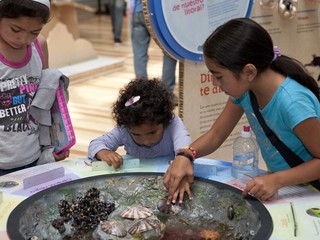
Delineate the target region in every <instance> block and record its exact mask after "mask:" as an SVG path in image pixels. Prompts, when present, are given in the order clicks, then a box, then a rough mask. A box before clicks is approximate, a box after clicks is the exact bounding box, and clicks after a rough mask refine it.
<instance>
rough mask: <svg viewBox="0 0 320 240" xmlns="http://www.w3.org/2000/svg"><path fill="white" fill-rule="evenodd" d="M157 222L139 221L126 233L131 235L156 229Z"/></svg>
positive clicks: (151, 220) (152, 220)
mask: <svg viewBox="0 0 320 240" xmlns="http://www.w3.org/2000/svg"><path fill="white" fill-rule="evenodd" d="M157 226H159V221H157V220H154V219H140V220H137V221H135V222H134V223H133V224H132V226H131V227H130V228H129V229H128V233H130V234H131V235H133V234H135V233H143V232H147V231H150V230H152V229H155V228H157Z"/></svg>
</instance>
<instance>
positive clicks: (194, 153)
mask: <svg viewBox="0 0 320 240" xmlns="http://www.w3.org/2000/svg"><path fill="white" fill-rule="evenodd" d="M184 149H187V150H190V151H191V153H192V155H193V157H194V159H196V158H197V152H196V150H194V149H193V148H192V147H190V146H186V147H184Z"/></svg>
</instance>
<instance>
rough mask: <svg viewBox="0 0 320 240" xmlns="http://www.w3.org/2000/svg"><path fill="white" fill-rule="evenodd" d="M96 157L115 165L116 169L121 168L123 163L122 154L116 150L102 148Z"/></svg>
mask: <svg viewBox="0 0 320 240" xmlns="http://www.w3.org/2000/svg"><path fill="white" fill-rule="evenodd" d="M96 158H97V159H99V160H102V161H105V162H106V163H107V164H108V165H109V166H113V167H114V169H116V170H117V169H119V168H120V167H121V165H122V164H123V159H122V157H121V155H119V154H118V153H116V152H113V151H109V150H106V149H102V150H100V151H99V152H98V153H97V154H96Z"/></svg>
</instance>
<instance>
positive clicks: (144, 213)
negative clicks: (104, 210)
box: [121, 206, 153, 219]
mask: <svg viewBox="0 0 320 240" xmlns="http://www.w3.org/2000/svg"><path fill="white" fill-rule="evenodd" d="M152 214H153V212H152V211H151V210H150V209H149V208H146V207H142V206H132V207H129V208H127V209H126V210H124V211H123V212H122V213H121V217H123V218H129V219H140V218H147V217H150V216H151V215H152Z"/></svg>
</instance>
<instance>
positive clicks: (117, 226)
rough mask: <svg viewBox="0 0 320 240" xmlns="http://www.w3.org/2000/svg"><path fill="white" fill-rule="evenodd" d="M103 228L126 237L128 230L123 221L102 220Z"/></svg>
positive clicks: (110, 232) (109, 232)
mask: <svg viewBox="0 0 320 240" xmlns="http://www.w3.org/2000/svg"><path fill="white" fill-rule="evenodd" d="M100 225H101V230H102V231H104V232H105V233H108V234H111V235H114V236H117V237H125V236H126V235H127V230H126V229H125V227H124V226H123V224H122V223H121V222H118V221H101V222H100Z"/></svg>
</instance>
